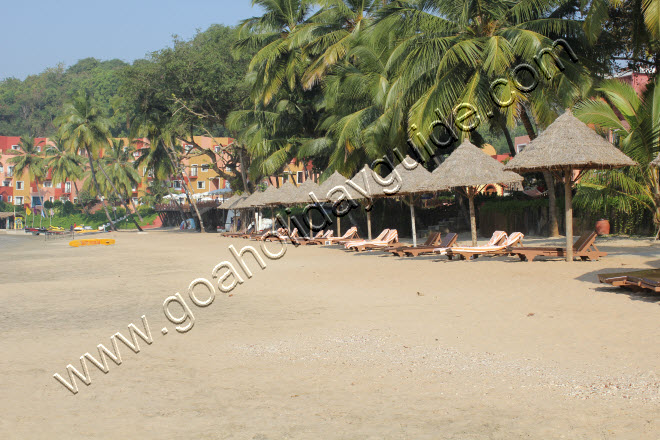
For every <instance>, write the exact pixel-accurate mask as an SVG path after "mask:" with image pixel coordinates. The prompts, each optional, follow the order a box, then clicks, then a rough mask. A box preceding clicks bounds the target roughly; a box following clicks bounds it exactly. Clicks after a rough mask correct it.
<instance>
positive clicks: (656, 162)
mask: <svg viewBox="0 0 660 440" xmlns="http://www.w3.org/2000/svg"><path fill="white" fill-rule="evenodd" d="M651 166H652V167H658V168H660V153H658V157H656V158H655V160H654V161H652V162H651Z"/></svg>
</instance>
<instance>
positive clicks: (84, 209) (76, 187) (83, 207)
mask: <svg viewBox="0 0 660 440" xmlns="http://www.w3.org/2000/svg"><path fill="white" fill-rule="evenodd" d="M72 182H73V188H74V189H75V190H76V199H78V184H77V183H76V181H75V180H72ZM64 183H65V184H66V180H65V181H64ZM81 206H82V209H83V212H84V213H85V214H89V211H88V210H87V207H86V206H83V205H82V204H81Z"/></svg>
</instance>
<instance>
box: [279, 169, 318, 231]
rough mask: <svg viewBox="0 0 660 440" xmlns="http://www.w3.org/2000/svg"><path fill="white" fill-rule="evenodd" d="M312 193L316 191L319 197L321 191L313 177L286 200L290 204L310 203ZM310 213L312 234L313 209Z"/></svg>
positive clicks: (316, 195) (292, 192)
mask: <svg viewBox="0 0 660 440" xmlns="http://www.w3.org/2000/svg"><path fill="white" fill-rule="evenodd" d="M310 193H314V196H315V197H319V195H320V194H321V192H320V191H319V186H318V184H316V183H315V182H314V181H313V180H312V179H307V180H305V181H304V182H303V183H301V184H300V185H298V187H297V188H296V189H295V190H294V191H291V192H290V193H289V194H288V197H287V198H286V199H285V200H284V201H285V202H286V203H287V204H290V205H301V204H309V203H310V202H312V201H313V199H312V198H311V196H310ZM308 215H309V235H310V237H311V236H312V211H311V210H310V211H309V212H308Z"/></svg>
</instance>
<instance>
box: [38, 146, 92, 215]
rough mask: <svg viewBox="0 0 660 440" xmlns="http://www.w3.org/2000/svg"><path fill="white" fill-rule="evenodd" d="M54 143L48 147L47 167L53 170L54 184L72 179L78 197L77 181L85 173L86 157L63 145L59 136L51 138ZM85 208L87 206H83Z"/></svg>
mask: <svg viewBox="0 0 660 440" xmlns="http://www.w3.org/2000/svg"><path fill="white" fill-rule="evenodd" d="M51 140H52V141H53V144H52V145H48V146H47V147H46V151H45V153H46V161H47V168H49V169H50V171H51V177H52V180H53V183H54V184H58V183H59V184H63V183H66V182H67V181H69V180H70V181H72V182H73V186H74V188H75V190H76V197H78V184H77V183H76V181H78V180H80V179H82V178H83V176H84V173H85V167H84V158H83V157H82V156H80V155H79V154H78V153H77V152H71V151H68V150H66V149H64V148H63V147H62V145H63V142H62V140H61V139H60V138H59V137H55V138H53V139H51ZM83 210H85V211H87V208H86V207H84V206H83Z"/></svg>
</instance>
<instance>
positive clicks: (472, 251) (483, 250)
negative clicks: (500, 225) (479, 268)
mask: <svg viewBox="0 0 660 440" xmlns="http://www.w3.org/2000/svg"><path fill="white" fill-rule="evenodd" d="M500 232H501V231H500ZM505 236H506V234H505ZM524 237H525V235H524V234H522V233H520V232H514V233H513V234H511V235H509V236H508V237H506V239H505V240H504V241H501V240H500V243H499V244H494V245H490V244H487V245H485V246H454V247H453V248H451V249H449V250H448V251H447V256H448V257H449V259H450V260H451V259H452V258H453V257H456V256H458V257H460V259H461V260H470V259H477V258H479V256H480V255H508V254H509V253H510V251H509V248H511V247H513V246H518V245H521V243H522V239H523V238H524ZM495 238H496V237H495V236H493V237H492V238H491V241H494V240H495Z"/></svg>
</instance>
